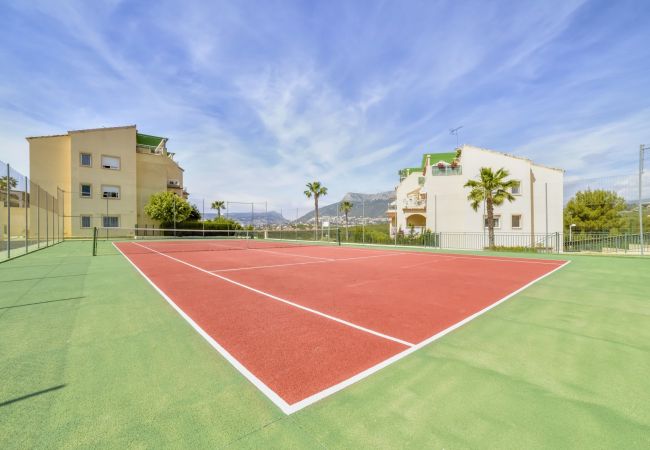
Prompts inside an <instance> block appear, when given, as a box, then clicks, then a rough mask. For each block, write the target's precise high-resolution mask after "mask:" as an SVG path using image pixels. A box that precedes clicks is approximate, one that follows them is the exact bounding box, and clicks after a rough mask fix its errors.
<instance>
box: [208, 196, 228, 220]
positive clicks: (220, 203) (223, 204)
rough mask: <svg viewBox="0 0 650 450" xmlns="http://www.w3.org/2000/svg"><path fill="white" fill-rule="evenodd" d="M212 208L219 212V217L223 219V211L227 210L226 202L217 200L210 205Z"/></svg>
mask: <svg viewBox="0 0 650 450" xmlns="http://www.w3.org/2000/svg"><path fill="white" fill-rule="evenodd" d="M210 208H212V209H216V210H217V217H219V218H221V210H222V209H226V202H224V201H222V200H215V201H213V202H212V204H211V205H210Z"/></svg>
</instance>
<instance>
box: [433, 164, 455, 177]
mask: <svg viewBox="0 0 650 450" xmlns="http://www.w3.org/2000/svg"><path fill="white" fill-rule="evenodd" d="M462 174H463V167H462V166H456V167H452V166H444V167H440V166H431V175H433V176H434V177H448V176H451V175H462Z"/></svg>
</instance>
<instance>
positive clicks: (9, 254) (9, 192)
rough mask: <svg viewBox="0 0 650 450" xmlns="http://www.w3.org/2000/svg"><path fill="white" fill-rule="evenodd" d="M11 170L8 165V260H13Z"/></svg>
mask: <svg viewBox="0 0 650 450" xmlns="http://www.w3.org/2000/svg"><path fill="white" fill-rule="evenodd" d="M10 174H11V168H10V167H9V164H7V183H6V186H5V188H6V191H7V259H9V258H11V181H10V180H11V177H10Z"/></svg>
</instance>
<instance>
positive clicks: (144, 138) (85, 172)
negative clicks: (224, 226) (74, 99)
mask: <svg viewBox="0 0 650 450" xmlns="http://www.w3.org/2000/svg"><path fill="white" fill-rule="evenodd" d="M27 141H28V142H29V165H30V178H31V180H32V181H33V182H35V183H38V184H39V185H40V186H41V187H42V188H43V189H45V190H47V191H49V192H57V188H59V189H62V190H63V192H64V198H63V210H64V236H65V237H76V236H91V235H92V229H93V227H135V226H138V227H152V226H158V225H159V224H158V223H155V222H154V221H152V220H151V219H150V218H148V217H147V216H146V214H145V213H144V207H145V205H146V204H147V202H148V201H149V197H150V196H151V195H152V194H154V193H158V192H163V191H170V192H174V193H176V194H178V195H179V196H183V197H185V198H187V192H186V191H185V189H184V185H183V169H182V168H181V167H180V166H179V165H178V163H177V162H176V161H174V153H170V152H168V151H167V145H166V144H167V138H164V137H159V136H151V135H147V134H142V133H138V130H137V128H136V126H135V125H129V126H123V127H112V128H96V129H90V130H77V131H68V132H67V133H66V134H62V135H55V136H34V137H28V138H27Z"/></svg>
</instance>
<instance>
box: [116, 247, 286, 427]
mask: <svg viewBox="0 0 650 450" xmlns="http://www.w3.org/2000/svg"><path fill="white" fill-rule="evenodd" d="M113 247H115V248H116V249H117V251H118V252H120V253H121V254H122V256H124V257H125V258H126V260H127V261H128V262H129V263H131V265H132V266H133V267H135V270H137V271H138V272H139V273H140V275H142V276H143V277H144V279H145V280H147V281H148V282H149V284H150V285H151V286H153V288H154V289H155V290H156V291H157V292H158V293H159V294H160V295H161V296H162V298H164V299H165V300H166V301H167V303H169V304H170V305H171V307H172V308H174V309H175V310H176V312H177V313H178V314H180V316H181V317H182V318H183V319H185V321H187V323H189V324H190V326H191V327H192V328H194V329H195V330H196V332H197V333H199V335H201V337H203V339H205V340H206V341H207V342H208V344H210V345H211V346H212V348H214V349H215V350H216V351H217V352H219V354H221V356H223V357H224V358H225V359H226V361H228V362H229V363H230V364H232V366H233V367H234V368H235V369H237V370H238V371H239V373H241V374H242V375H244V377H246V379H247V380H248V381H250V382H251V383H252V384H253V386H255V387H256V388H257V389H259V390H260V391H261V392H262V393H263V394H264V395H266V397H267V398H268V399H269V400H271V401H272V402H273V403H274V404H275V405H276V406H277V407H278V408H280V410H282V412H284V413H285V414H291V413H292V412H293V411H291V406H290V405H289V404H288V403H287V402H286V401H285V400H284V399H283V398H282V397H280V396H279V395H278V394H276V393H275V391H274V390H273V389H271V388H270V387H268V386H267V385H266V384H264V382H263V381H262V380H260V379H259V378H257V377H256V376H255V375H253V373H252V372H251V371H250V370H248V369H247V368H246V366H244V365H243V364H242V363H240V362H239V361H238V360H237V359H236V358H235V357H234V356H232V355H231V354H230V353H229V352H228V350H226V349H225V348H223V347H222V346H221V345H219V343H218V342H217V341H215V340H214V338H213V337H212V336H210V335H209V334H208V333H207V332H206V331H205V330H204V329H203V328H201V327H200V326H199V324H197V323H196V322H194V320H192V318H191V317H190V316H188V315H187V314H185V311H183V310H182V309H181V308H180V307H179V306H178V305H177V304H176V303H174V301H173V300H172V299H171V298H169V296H168V295H167V294H165V293H164V292H163V291H162V289H160V288H159V287H158V286H156V284H155V283H154V282H153V281H151V279H150V278H149V277H148V276H147V275H145V273H144V272H143V271H142V270H140V268H139V267H138V266H137V265H136V264H135V263H134V262H133V261H131V259H130V258H129V257H128V256H126V255H125V254H124V252H123V251H122V250H120V248H119V247H118V246H117V245H115V242H113Z"/></svg>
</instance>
